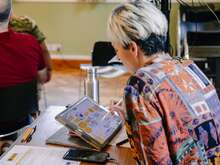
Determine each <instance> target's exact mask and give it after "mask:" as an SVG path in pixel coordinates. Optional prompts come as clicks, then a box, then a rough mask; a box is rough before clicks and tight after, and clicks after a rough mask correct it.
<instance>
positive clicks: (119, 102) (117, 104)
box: [115, 98, 123, 106]
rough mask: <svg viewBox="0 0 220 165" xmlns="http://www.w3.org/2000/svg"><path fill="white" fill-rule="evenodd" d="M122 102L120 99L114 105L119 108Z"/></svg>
mask: <svg viewBox="0 0 220 165" xmlns="http://www.w3.org/2000/svg"><path fill="white" fill-rule="evenodd" d="M122 101H123V98H121V99H120V100H119V101H118V102H117V103H116V104H115V105H116V106H119V105H120V104H121V103H122Z"/></svg>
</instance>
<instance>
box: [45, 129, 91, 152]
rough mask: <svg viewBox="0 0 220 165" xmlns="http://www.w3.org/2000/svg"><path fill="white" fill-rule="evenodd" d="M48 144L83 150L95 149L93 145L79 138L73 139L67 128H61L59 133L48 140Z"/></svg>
mask: <svg viewBox="0 0 220 165" xmlns="http://www.w3.org/2000/svg"><path fill="white" fill-rule="evenodd" d="M46 144H53V145H54V144H55V145H60V146H64V147H74V148H83V149H94V148H93V147H92V146H91V145H89V144H88V143H86V142H85V141H84V140H82V139H81V138H79V137H72V136H70V135H69V129H68V128H66V127H62V128H60V129H59V130H58V131H57V132H55V133H54V134H53V135H51V136H50V137H49V138H48V139H47V140H46Z"/></svg>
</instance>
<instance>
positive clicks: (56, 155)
mask: <svg viewBox="0 0 220 165" xmlns="http://www.w3.org/2000/svg"><path fill="white" fill-rule="evenodd" d="M67 150H68V148H54V147H36V146H24V145H15V146H14V147H13V148H12V149H11V150H10V151H9V152H8V153H7V154H6V155H5V156H4V157H3V158H2V159H1V160H0V164H1V165H49V164H53V165H79V164H80V162H77V161H68V160H64V159H63V155H64V154H65V152H66V151H67Z"/></svg>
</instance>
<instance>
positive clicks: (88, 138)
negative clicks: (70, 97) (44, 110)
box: [55, 96, 122, 150]
mask: <svg viewBox="0 0 220 165" xmlns="http://www.w3.org/2000/svg"><path fill="white" fill-rule="evenodd" d="M55 119H56V120H57V121H59V122H60V123H62V124H63V125H65V126H66V127H67V128H69V129H71V130H74V131H75V132H76V134H77V135H78V136H79V137H80V138H81V139H82V140H84V141H85V142H87V143H88V144H90V145H91V146H93V147H94V148H96V149H97V150H101V149H102V148H104V147H105V146H106V145H107V144H108V143H109V142H110V141H111V139H112V138H113V137H114V136H115V135H116V134H117V132H118V131H119V130H120V128H121V127H122V120H121V118H120V116H119V115H118V114H117V113H112V112H110V111H109V110H108V109H106V108H104V107H103V106H101V105H99V104H97V103H96V102H95V101H93V100H92V99H91V98H89V97H87V96H85V97H83V98H82V99H80V100H79V101H77V102H76V103H75V104H73V105H71V106H69V107H68V108H67V109H66V110H64V111H63V112H61V113H60V114H58V115H57V116H56V117H55Z"/></svg>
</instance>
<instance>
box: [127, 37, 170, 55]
mask: <svg viewBox="0 0 220 165" xmlns="http://www.w3.org/2000/svg"><path fill="white" fill-rule="evenodd" d="M132 40H133V41H134V42H136V44H137V45H138V46H139V47H140V49H141V50H142V51H143V52H144V54H145V55H146V56H151V55H153V54H156V53H159V52H163V51H165V42H166V37H165V36H161V35H157V34H154V33H151V35H150V36H149V37H148V38H146V39H132ZM128 47H129V45H126V46H125V48H128Z"/></svg>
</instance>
